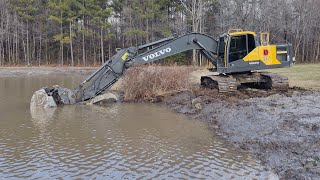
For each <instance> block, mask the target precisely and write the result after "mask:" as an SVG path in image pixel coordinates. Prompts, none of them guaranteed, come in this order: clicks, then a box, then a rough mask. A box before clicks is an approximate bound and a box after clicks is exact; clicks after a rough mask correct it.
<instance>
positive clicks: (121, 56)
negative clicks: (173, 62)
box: [75, 33, 218, 102]
mask: <svg viewBox="0 0 320 180" xmlns="http://www.w3.org/2000/svg"><path fill="white" fill-rule="evenodd" d="M217 46H218V42H217V41H216V40H214V39H213V38H212V37H210V36H208V35H205V34H200V33H190V34H186V35H183V36H179V37H175V38H174V37H170V38H165V39H163V40H159V41H156V42H154V43H149V44H146V45H143V46H139V47H138V48H134V47H131V48H126V49H122V50H120V51H118V52H117V53H116V55H114V56H113V57H112V58H111V59H110V60H108V61H107V62H106V63H105V64H104V65H103V66H101V68H99V69H98V70H96V71H95V72H94V73H92V74H91V75H90V76H89V77H88V78H87V79H85V80H84V81H83V82H82V83H81V84H80V85H79V87H78V88H77V89H76V90H75V95H76V98H77V99H76V102H82V101H86V100H89V99H91V98H93V97H95V96H97V95H99V94H101V93H102V92H104V91H105V90H107V89H109V88H110V87H111V86H112V85H113V84H114V83H116V82H117V81H118V79H119V78H120V77H121V76H122V75H123V73H124V72H125V70H126V69H128V68H129V67H131V66H133V65H139V64H147V63H151V62H154V61H157V60H160V59H163V58H166V57H169V56H173V55H175V54H179V53H182V52H185V51H188V50H193V49H197V50H200V51H201V52H203V54H204V55H206V56H207V58H208V59H210V60H211V61H212V62H213V63H215V59H214V57H213V54H215V53H216V51H217ZM141 51H144V52H142V53H141Z"/></svg>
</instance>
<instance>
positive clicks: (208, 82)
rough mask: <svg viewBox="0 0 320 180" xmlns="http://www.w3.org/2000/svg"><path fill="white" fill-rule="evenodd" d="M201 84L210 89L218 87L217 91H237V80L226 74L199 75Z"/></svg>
mask: <svg viewBox="0 0 320 180" xmlns="http://www.w3.org/2000/svg"><path fill="white" fill-rule="evenodd" d="M201 86H203V87H208V88H210V89H218V90H219V92H234V91H237V87H238V83H237V80H236V79H235V78H233V77H231V76H226V75H211V76H202V77H201Z"/></svg>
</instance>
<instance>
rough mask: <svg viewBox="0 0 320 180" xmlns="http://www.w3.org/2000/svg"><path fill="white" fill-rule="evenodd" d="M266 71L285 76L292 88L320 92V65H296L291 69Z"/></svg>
mask: <svg viewBox="0 0 320 180" xmlns="http://www.w3.org/2000/svg"><path fill="white" fill-rule="evenodd" d="M268 71H270V72H273V73H279V74H282V75H285V76H287V77H288V78H289V83H290V86H292V87H293V86H296V87H302V88H306V89H313V90H320V64H297V65H294V66H293V67H291V68H282V69H272V70H268Z"/></svg>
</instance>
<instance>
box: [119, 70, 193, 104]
mask: <svg viewBox="0 0 320 180" xmlns="http://www.w3.org/2000/svg"><path fill="white" fill-rule="evenodd" d="M193 69H194V68H193V67H188V66H160V65H148V66H139V67H133V68H130V69H129V70H128V71H127V72H126V74H125V76H124V78H123V79H122V80H121V83H120V87H119V89H121V90H122V91H123V92H124V100H125V101H153V102H154V101H158V99H159V97H164V96H166V95H170V94H173V93H176V92H180V91H184V90H187V89H189V88H190V86H191V82H190V73H191V72H192V71H193Z"/></svg>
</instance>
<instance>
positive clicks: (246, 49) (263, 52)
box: [217, 29, 293, 74]
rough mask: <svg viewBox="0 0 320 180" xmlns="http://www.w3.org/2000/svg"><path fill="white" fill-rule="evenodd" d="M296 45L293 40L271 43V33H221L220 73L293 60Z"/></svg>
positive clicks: (219, 45)
mask: <svg viewBox="0 0 320 180" xmlns="http://www.w3.org/2000/svg"><path fill="white" fill-rule="evenodd" d="M292 61H293V57H292V47H291V45H289V44H284V45H270V43H269V33H260V34H259V35H257V34H256V33H255V32H251V31H243V30H238V29H237V30H232V31H229V32H228V33H226V34H223V35H221V36H220V37H219V43H218V63H217V64H218V67H217V71H218V72H219V73H226V74H232V73H237V72H246V71H248V72H249V71H254V70H262V69H271V68H282V67H287V66H290V65H291V64H292Z"/></svg>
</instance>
